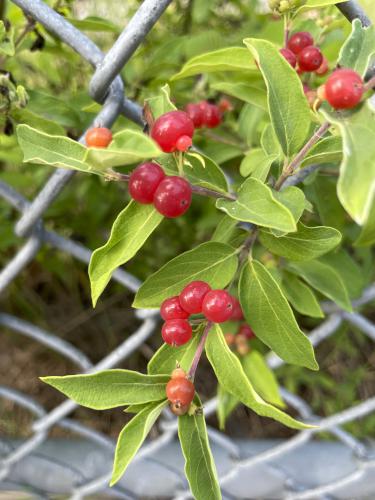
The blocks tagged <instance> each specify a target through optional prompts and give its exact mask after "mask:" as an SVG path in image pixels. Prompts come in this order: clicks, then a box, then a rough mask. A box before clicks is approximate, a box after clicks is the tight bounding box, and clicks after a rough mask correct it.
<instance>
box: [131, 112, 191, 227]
mask: <svg viewBox="0 0 375 500" xmlns="http://www.w3.org/2000/svg"><path fill="white" fill-rule="evenodd" d="M163 116H165V115H163ZM129 193H130V196H131V197H132V198H133V199H134V200H136V201H138V203H143V204H146V205H147V204H151V203H153V204H154V206H155V208H156V210H157V211H158V212H160V213H161V214H162V215H164V216H165V217H169V218H174V217H178V216H180V215H182V214H184V213H185V212H186V211H187V210H188V208H189V207H190V204H191V198H192V189H191V185H190V183H189V182H188V181H187V180H186V179H183V178H182V177H178V176H176V175H165V173H164V171H163V169H162V168H161V167H160V166H159V165H158V164H157V163H153V162H147V163H142V164H141V165H138V167H137V168H136V169H135V170H133V172H132V173H131V175H130V178H129Z"/></svg>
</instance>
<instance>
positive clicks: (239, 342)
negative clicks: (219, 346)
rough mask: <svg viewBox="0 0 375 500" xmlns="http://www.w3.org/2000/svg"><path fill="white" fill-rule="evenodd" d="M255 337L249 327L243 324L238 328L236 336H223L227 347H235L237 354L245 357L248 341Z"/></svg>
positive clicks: (247, 350) (228, 334)
mask: <svg viewBox="0 0 375 500" xmlns="http://www.w3.org/2000/svg"><path fill="white" fill-rule="evenodd" d="M254 337H255V333H254V332H253V330H252V329H251V327H250V326H249V325H248V324H246V323H243V324H242V325H240V326H239V328H238V331H237V333H236V334H233V333H227V334H225V340H226V342H227V344H228V345H229V346H235V347H236V349H237V352H238V354H240V355H241V356H245V354H247V353H248V352H249V350H250V347H249V341H250V340H251V339H253V338H254Z"/></svg>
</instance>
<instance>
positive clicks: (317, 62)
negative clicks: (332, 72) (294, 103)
mask: <svg viewBox="0 0 375 500" xmlns="http://www.w3.org/2000/svg"><path fill="white" fill-rule="evenodd" d="M280 52H281V53H282V54H283V56H284V57H285V59H286V60H287V61H288V62H289V63H290V64H291V65H292V66H293V68H295V67H296V65H297V63H298V71H299V72H302V73H303V72H309V73H310V72H312V71H315V72H318V74H320V75H323V74H324V73H326V72H327V71H328V63H327V60H326V59H325V58H324V56H323V54H322V53H321V51H320V49H319V47H316V46H314V39H313V37H312V36H311V35H310V33H308V32H307V31H299V32H298V33H295V34H294V35H292V36H291V37H290V38H289V40H288V44H287V48H284V49H281V51H280Z"/></svg>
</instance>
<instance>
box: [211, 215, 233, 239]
mask: <svg viewBox="0 0 375 500" xmlns="http://www.w3.org/2000/svg"><path fill="white" fill-rule="evenodd" d="M237 224H238V222H237V221H236V220H235V219H232V217H229V216H228V215H224V216H223V217H222V219H221V221H220V222H219V224H218V225H217V226H216V229H215V231H214V234H213V235H212V238H211V241H217V242H219V243H229V242H230V240H231V238H232V237H233V235H234V234H235V233H236V231H237Z"/></svg>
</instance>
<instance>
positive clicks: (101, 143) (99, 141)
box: [85, 127, 112, 148]
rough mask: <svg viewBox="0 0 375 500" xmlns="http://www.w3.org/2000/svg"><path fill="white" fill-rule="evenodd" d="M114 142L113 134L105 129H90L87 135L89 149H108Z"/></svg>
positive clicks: (86, 140)
mask: <svg viewBox="0 0 375 500" xmlns="http://www.w3.org/2000/svg"><path fill="white" fill-rule="evenodd" d="M111 141H112V132H111V131H110V130H109V129H108V128H105V127H94V128H90V129H89V130H88V131H87V132H86V135H85V142H86V146H87V147H88V148H106V147H107V146H108V145H109V143H110V142H111Z"/></svg>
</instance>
